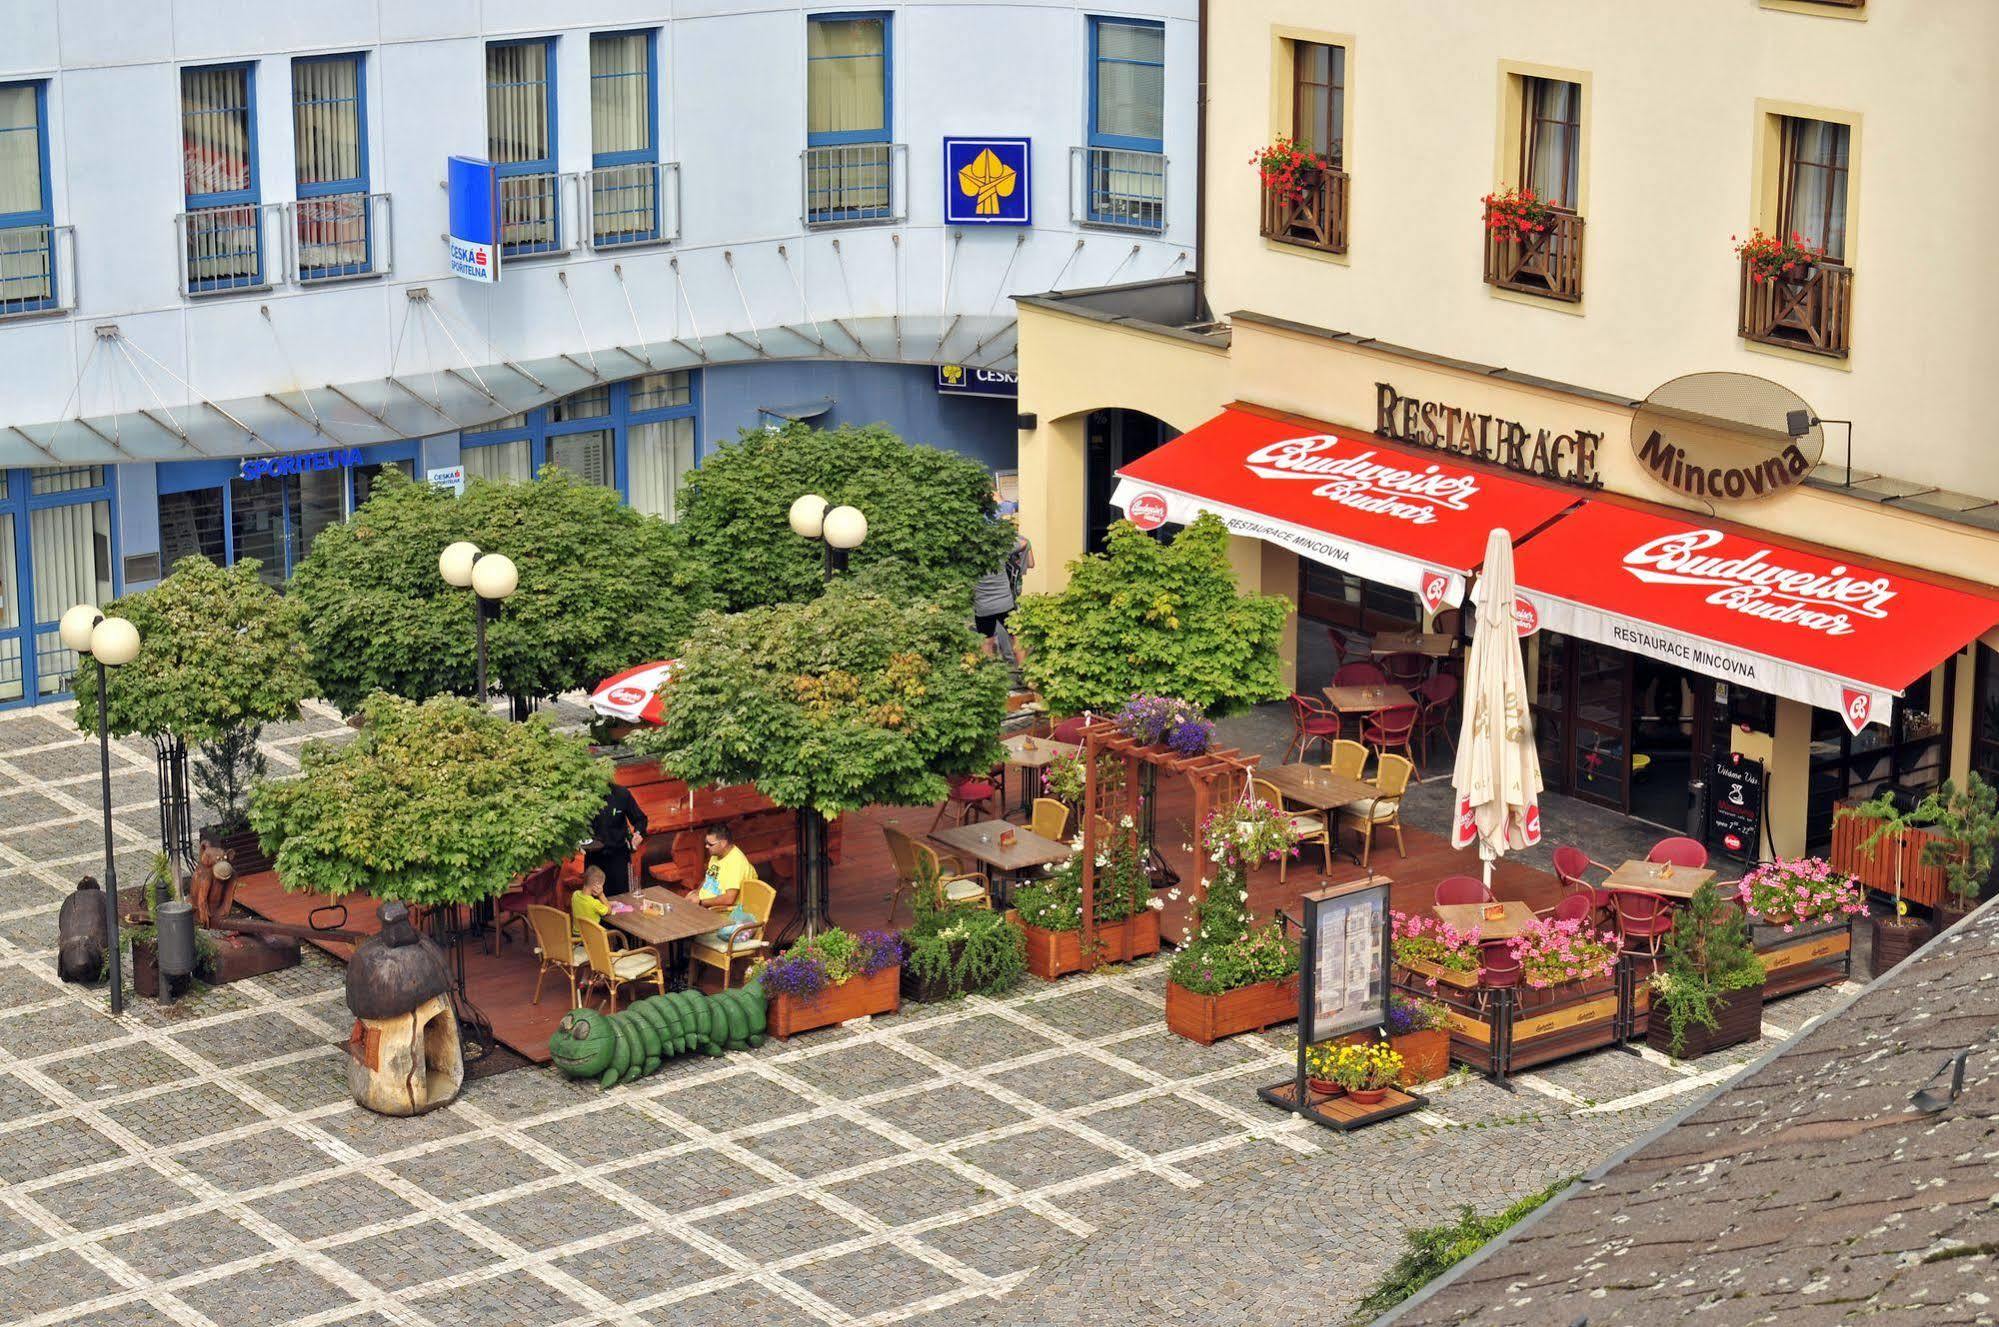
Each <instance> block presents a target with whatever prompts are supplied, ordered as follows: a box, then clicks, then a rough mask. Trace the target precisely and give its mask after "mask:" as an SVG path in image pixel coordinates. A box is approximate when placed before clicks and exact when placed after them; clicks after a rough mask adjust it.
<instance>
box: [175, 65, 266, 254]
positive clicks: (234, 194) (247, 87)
mask: <svg viewBox="0 0 1999 1327" xmlns="http://www.w3.org/2000/svg"><path fill="white" fill-rule="evenodd" d="M254 87H255V80H254V79H253V78H252V77H251V68H250V66H249V65H218V66H215V67H212V68H206V69H183V70H181V74H180V126H181V135H180V141H181V174H182V178H183V180H184V182H185V189H186V196H187V216H186V218H185V220H184V222H183V225H184V228H185V233H184V235H183V243H184V245H185V251H186V264H187V272H186V276H187V290H188V291H189V293H199V292H203V291H216V290H236V289H243V288H246V287H254V286H261V285H263V284H264V225H263V208H262V206H261V205H260V203H259V199H258V193H257V117H256V112H255V111H254V109H253V103H252V101H251V92H252V90H253V89H254Z"/></svg>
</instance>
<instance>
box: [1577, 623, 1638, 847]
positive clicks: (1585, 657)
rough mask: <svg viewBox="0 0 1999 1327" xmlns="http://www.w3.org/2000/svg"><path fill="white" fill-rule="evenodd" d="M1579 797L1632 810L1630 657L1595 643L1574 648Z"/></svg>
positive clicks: (1621, 809) (1579, 642)
mask: <svg viewBox="0 0 1999 1327" xmlns="http://www.w3.org/2000/svg"><path fill="white" fill-rule="evenodd" d="M1575 661H1576V662H1575V704H1574V709H1573V712H1572V713H1571V716H1570V718H1571V722H1572V725H1573V728H1574V733H1575V766H1574V768H1575V786H1574V789H1573V791H1574V793H1575V795H1576V796H1577V797H1580V798H1583V799H1584V800H1586V801H1591V802H1598V803H1601V804H1602V805H1604V806H1610V807H1615V808H1616V809H1617V810H1619V811H1626V810H1629V809H1630V795H1631V740H1630V735H1631V656H1630V655H1628V654H1625V653H1624V652H1623V651H1622V650H1614V649H1611V648H1610V647H1609V646H1607V645H1599V644H1597V643H1596V642H1594V641H1586V640H1579V641H1577V642H1576V643H1575Z"/></svg>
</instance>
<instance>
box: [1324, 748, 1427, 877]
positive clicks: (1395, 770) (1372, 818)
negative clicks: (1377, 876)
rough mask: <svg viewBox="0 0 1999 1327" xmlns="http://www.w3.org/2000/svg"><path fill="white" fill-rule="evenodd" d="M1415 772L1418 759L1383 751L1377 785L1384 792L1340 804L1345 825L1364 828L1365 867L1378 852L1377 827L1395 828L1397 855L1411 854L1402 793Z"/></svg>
mask: <svg viewBox="0 0 1999 1327" xmlns="http://www.w3.org/2000/svg"><path fill="white" fill-rule="evenodd" d="M1415 773H1416V763H1415V762H1414V761H1412V760H1410V759H1409V758H1408V757H1407V756H1397V755H1390V754H1389V753H1387V752H1383V753H1382V756H1381V763H1380V764H1378V765H1377V766H1376V767H1375V772H1374V786H1375V787H1376V788H1378V789H1380V795H1379V796H1377V797H1364V798H1362V799H1361V800H1360V801H1358V802H1348V803H1347V804H1346V805H1345V806H1343V807H1341V808H1340V824H1341V825H1342V826H1343V827H1344V826H1346V825H1349V824H1351V825H1352V826H1353V827H1354V828H1355V829H1356V830H1358V831H1359V832H1360V864H1361V865H1362V866H1363V867H1365V866H1366V865H1367V864H1368V860H1369V858H1371V857H1372V856H1373V855H1374V831H1375V830H1377V829H1382V828H1387V829H1392V830H1394V831H1395V854H1396V856H1398V857H1407V856H1408V855H1409V852H1408V849H1406V848H1404V847H1403V846H1402V794H1404V793H1406V792H1408V791H1409V780H1410V778H1411V777H1412V776H1413V775H1414V774H1415Z"/></svg>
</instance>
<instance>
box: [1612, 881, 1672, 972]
mask: <svg viewBox="0 0 1999 1327" xmlns="http://www.w3.org/2000/svg"><path fill="white" fill-rule="evenodd" d="M1610 906H1611V912H1612V914H1613V915H1614V916H1615V917H1616V919H1617V935H1618V939H1619V942H1620V943H1619V948H1621V949H1623V950H1624V952H1625V953H1627V954H1634V953H1643V954H1645V955H1646V956H1647V957H1650V958H1657V957H1658V956H1659V946H1660V944H1661V942H1662V941H1664V940H1665V938H1666V933H1667V932H1668V931H1671V930H1672V929H1673V905H1672V902H1671V901H1670V900H1668V899H1667V898H1666V897H1665V896H1664V895H1662V894H1653V893H1649V892H1648V891H1646V890H1642V889H1613V890H1611V891H1610ZM1632 941H1637V944H1635V945H1634V944H1632V943H1631V942H1632Z"/></svg>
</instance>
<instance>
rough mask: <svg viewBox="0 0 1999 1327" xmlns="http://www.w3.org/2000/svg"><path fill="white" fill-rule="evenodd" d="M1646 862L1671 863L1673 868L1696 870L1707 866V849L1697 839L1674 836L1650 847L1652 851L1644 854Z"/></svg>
mask: <svg viewBox="0 0 1999 1327" xmlns="http://www.w3.org/2000/svg"><path fill="white" fill-rule="evenodd" d="M1645 860H1646V861H1648V862H1671V863H1672V864H1673V865H1674V866H1688V867H1693V868H1694V869H1696V870H1698V869H1699V868H1701V867H1703V866H1706V865H1707V848H1706V846H1705V845H1703V844H1702V843H1701V841H1700V840H1699V839H1689V838H1685V837H1680V836H1675V837H1673V838H1670V839H1660V840H1659V841H1658V842H1657V843H1655V844H1653V845H1652V851H1650V852H1648V853H1646V854H1645Z"/></svg>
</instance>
